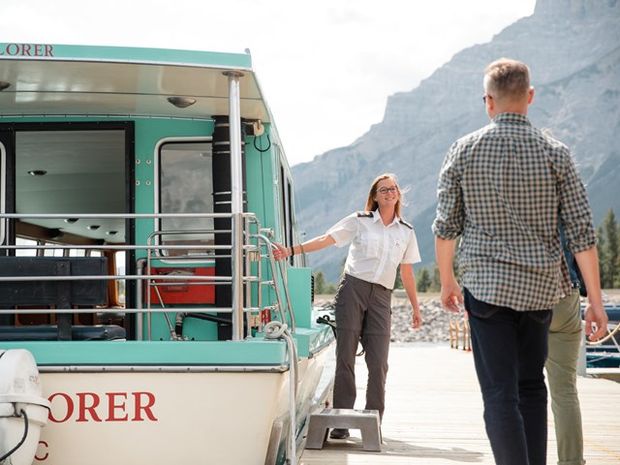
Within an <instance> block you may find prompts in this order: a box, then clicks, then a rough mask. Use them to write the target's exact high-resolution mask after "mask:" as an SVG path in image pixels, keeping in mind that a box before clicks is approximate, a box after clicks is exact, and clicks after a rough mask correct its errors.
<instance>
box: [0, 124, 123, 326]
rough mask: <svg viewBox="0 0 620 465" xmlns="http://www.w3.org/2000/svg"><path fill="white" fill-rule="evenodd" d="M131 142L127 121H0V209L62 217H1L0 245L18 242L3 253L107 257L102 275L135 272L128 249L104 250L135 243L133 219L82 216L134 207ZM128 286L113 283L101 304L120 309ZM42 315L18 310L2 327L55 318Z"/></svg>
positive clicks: (89, 318)
mask: <svg viewBox="0 0 620 465" xmlns="http://www.w3.org/2000/svg"><path fill="white" fill-rule="evenodd" d="M133 145H134V128H133V123H131V122H114V123H73V122H72V123H14V124H10V123H9V124H0V207H1V208H2V211H3V212H6V213H17V214H19V215H41V214H62V215H63V216H62V217H59V218H36V217H31V216H27V217H24V218H16V219H10V220H6V221H2V225H0V239H1V240H2V243H3V244H5V245H17V246H20V247H24V248H16V249H10V250H3V251H1V252H3V255H15V256H25V257H40V256H48V257H84V256H93V257H104V256H105V257H106V258H107V260H106V263H107V264H108V265H107V266H108V269H107V274H117V275H126V274H134V272H133V268H134V265H133V264H134V263H135V260H134V253H133V252H127V253H125V252H124V251H118V250H114V249H113V248H108V249H106V245H108V246H110V245H111V246H117V245H124V244H131V243H133V238H134V221H132V220H130V219H124V218H97V219H95V218H80V215H84V214H110V213H114V214H122V213H132V212H133V211H134V202H133V198H134V194H133V192H134V190H133V183H134V180H133V178H134V175H133V166H134V150H133ZM41 246H45V249H43V248H41ZM59 246H60V247H59ZM67 246H75V248H67ZM27 247H32V248H27ZM62 247H64V248H62ZM134 288H135V286H134V285H133V283H128V284H126V283H125V282H124V281H123V280H120V281H111V283H110V284H109V285H108V290H107V298H106V303H105V306H106V307H108V308H109V307H114V308H116V307H118V308H119V312H120V311H121V310H122V308H124V307H125V306H126V305H132V302H133V300H134V296H133V292H134V291H133V290H134ZM45 317H47V316H45V315H19V316H15V317H13V321H12V322H7V321H3V322H0V324H18V325H19V324H41V323H54V322H53V321H47V320H45ZM80 318H81V319H82V320H83V321H80ZM74 319H76V320H77V321H74V324H96V323H100V321H96V319H95V316H94V314H90V315H88V314H83V315H76V316H75V317H74ZM44 320H45V321H44ZM103 323H105V321H103ZM116 323H118V322H116ZM122 324H123V326H125V328H126V329H127V330H129V331H128V332H131V326H132V325H131V324H130V322H129V321H124V320H123V321H122Z"/></svg>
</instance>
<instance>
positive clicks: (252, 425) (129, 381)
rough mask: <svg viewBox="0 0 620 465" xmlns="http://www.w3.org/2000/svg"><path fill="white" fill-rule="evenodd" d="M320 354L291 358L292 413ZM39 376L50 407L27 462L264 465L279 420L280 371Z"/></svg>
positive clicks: (283, 384) (283, 385)
mask: <svg viewBox="0 0 620 465" xmlns="http://www.w3.org/2000/svg"><path fill="white" fill-rule="evenodd" d="M325 352H327V351H325V350H324V351H323V352H322V353H321V354H318V356H316V357H314V358H311V359H303V360H301V361H300V363H299V371H300V377H299V386H298V399H297V406H298V412H300V413H301V416H303V415H306V414H307V413H308V409H309V407H310V403H311V401H312V396H313V395H314V394H315V391H316V387H317V385H318V383H319V379H320V377H321V372H322V368H323V366H324V360H322V359H323V358H324V356H325ZM41 378H42V384H43V389H44V395H45V396H46V397H47V398H48V399H49V400H50V402H51V412H50V421H49V423H48V426H47V427H46V428H44V429H43V432H42V434H41V440H40V442H39V448H38V450H37V454H36V459H35V463H44V464H45V465H85V464H87V465H104V464H105V465H109V464H110V463H114V464H127V465H130V464H131V465H139V464H144V465H157V464H167V465H169V464H171V463H178V464H199V463H205V464H207V463H209V464H210V463H214V464H215V463H217V464H218V465H225V464H231V465H233V464H234V465H239V464H243V465H251V464H256V465H259V464H260V465H264V464H265V457H266V454H267V450H268V447H269V442H270V435H271V431H272V426H273V424H274V421H275V420H276V419H282V418H286V419H287V418H288V410H289V408H288V405H289V397H288V396H289V385H288V383H289V371H284V372H273V373H258V372H244V373H231V372H186V373H178V372H177V373H166V372H120V373H117V372H56V373H54V372H52V373H45V372H44V373H42V375H41ZM286 432H287V429H286V428H285V429H284V431H283V435H285V434H286Z"/></svg>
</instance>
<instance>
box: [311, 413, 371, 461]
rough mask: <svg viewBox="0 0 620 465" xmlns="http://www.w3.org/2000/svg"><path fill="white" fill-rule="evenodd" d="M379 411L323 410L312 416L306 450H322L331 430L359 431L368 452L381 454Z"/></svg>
mask: <svg viewBox="0 0 620 465" xmlns="http://www.w3.org/2000/svg"><path fill="white" fill-rule="evenodd" d="M380 424H381V423H380V419H379V411H378V410H353V409H330V408H326V409H323V410H322V411H321V412H319V413H313V414H312V415H310V424H309V425H308V437H307V438H306V449H322V448H323V445H324V444H325V440H326V439H327V432H328V431H329V429H330V428H348V429H359V430H360V431H361V433H362V446H363V449H364V450H366V451H372V452H381V427H380Z"/></svg>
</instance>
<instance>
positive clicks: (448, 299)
mask: <svg viewBox="0 0 620 465" xmlns="http://www.w3.org/2000/svg"><path fill="white" fill-rule="evenodd" d="M441 305H442V306H443V308H444V309H445V310H448V311H449V312H454V313H458V312H460V311H461V310H462V309H463V293H462V292H461V286H459V283H458V282H457V281H456V279H452V280H450V282H448V283H447V284H442V286H441Z"/></svg>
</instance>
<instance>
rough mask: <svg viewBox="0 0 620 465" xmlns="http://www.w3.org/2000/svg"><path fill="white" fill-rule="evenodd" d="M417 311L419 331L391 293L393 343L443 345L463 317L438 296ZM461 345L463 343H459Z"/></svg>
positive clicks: (611, 299)
mask: <svg viewBox="0 0 620 465" xmlns="http://www.w3.org/2000/svg"><path fill="white" fill-rule="evenodd" d="M603 296H604V301H605V303H606V304H613V305H620V293H618V292H614V291H611V292H605V293H604V294H603ZM419 300H420V310H421V313H422V320H423V324H422V327H421V328H419V329H417V330H414V329H413V328H412V327H411V305H410V304H409V301H408V300H407V298H406V297H405V296H404V295H403V293H402V291H400V292H399V291H394V296H393V297H392V342H442V343H447V342H448V341H449V325H450V319H453V320H454V321H455V322H456V321H457V320H458V321H462V318H463V315H462V314H461V315H453V314H451V313H448V312H446V311H445V310H443V308H442V307H441V304H440V300H439V296H438V295H437V294H428V295H424V294H423V295H421V296H420V297H419ZM314 304H315V306H317V307H327V308H329V307H333V296H317V298H316V299H315V303H314ZM461 343H462V342H461Z"/></svg>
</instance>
